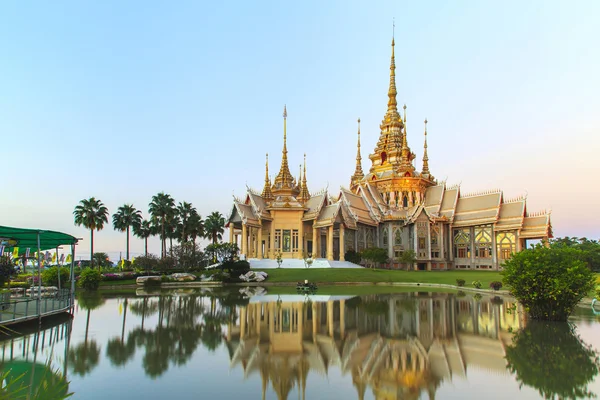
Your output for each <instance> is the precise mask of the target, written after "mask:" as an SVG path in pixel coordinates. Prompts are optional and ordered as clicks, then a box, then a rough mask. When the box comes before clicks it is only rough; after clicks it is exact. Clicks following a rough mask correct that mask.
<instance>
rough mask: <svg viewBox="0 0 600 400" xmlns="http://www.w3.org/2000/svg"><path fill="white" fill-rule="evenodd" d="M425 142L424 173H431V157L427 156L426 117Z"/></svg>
mask: <svg viewBox="0 0 600 400" xmlns="http://www.w3.org/2000/svg"><path fill="white" fill-rule="evenodd" d="M424 123H425V144H424V145H423V174H428V175H429V157H428V156H427V118H425V121H424Z"/></svg>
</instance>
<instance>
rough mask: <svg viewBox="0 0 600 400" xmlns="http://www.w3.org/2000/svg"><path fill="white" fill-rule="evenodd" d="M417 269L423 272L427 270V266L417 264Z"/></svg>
mask: <svg viewBox="0 0 600 400" xmlns="http://www.w3.org/2000/svg"><path fill="white" fill-rule="evenodd" d="M417 269H418V270H419V271H425V270H426V269H427V264H426V263H418V264H417Z"/></svg>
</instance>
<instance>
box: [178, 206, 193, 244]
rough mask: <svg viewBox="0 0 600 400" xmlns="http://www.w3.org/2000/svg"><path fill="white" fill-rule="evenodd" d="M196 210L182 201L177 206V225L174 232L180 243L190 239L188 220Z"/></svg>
mask: <svg viewBox="0 0 600 400" xmlns="http://www.w3.org/2000/svg"><path fill="white" fill-rule="evenodd" d="M197 214H198V211H197V210H196V208H195V207H194V206H193V205H192V203H188V202H186V201H184V202H183V203H181V202H180V203H179V205H178V206H177V217H178V218H177V227H176V233H177V238H178V239H179V242H180V243H187V242H188V240H189V239H190V230H191V229H190V228H191V227H190V220H191V219H192V217H193V216H194V215H197Z"/></svg>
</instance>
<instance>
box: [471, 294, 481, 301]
mask: <svg viewBox="0 0 600 400" xmlns="http://www.w3.org/2000/svg"><path fill="white" fill-rule="evenodd" d="M482 297H483V296H482V295H481V293H475V296H473V298H474V299H475V301H481V298H482Z"/></svg>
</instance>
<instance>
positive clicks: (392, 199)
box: [390, 192, 396, 207]
mask: <svg viewBox="0 0 600 400" xmlns="http://www.w3.org/2000/svg"><path fill="white" fill-rule="evenodd" d="M390 205H391V206H394V207H395V206H396V192H390Z"/></svg>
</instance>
